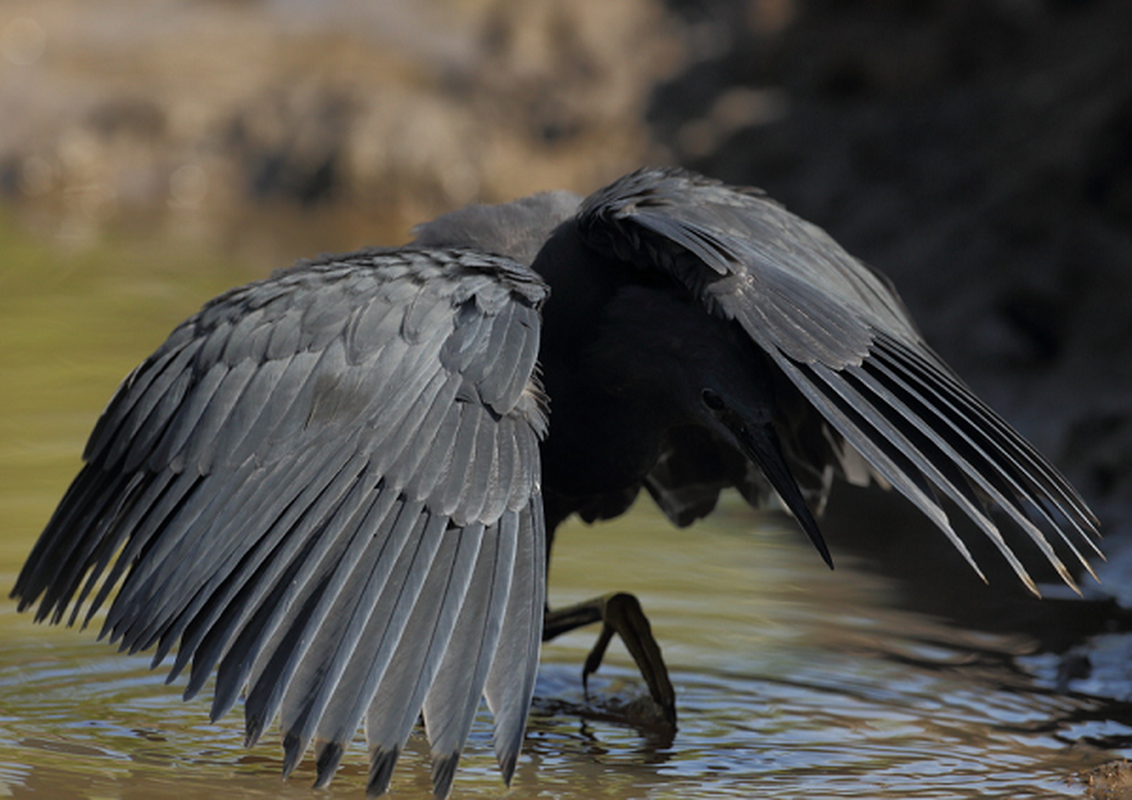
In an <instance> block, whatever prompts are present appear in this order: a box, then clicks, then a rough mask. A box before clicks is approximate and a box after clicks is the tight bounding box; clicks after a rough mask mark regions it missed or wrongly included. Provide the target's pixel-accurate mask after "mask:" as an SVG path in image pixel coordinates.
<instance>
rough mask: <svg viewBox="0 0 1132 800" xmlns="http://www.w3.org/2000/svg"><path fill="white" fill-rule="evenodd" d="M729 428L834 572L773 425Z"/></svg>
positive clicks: (822, 538)
mask: <svg viewBox="0 0 1132 800" xmlns="http://www.w3.org/2000/svg"><path fill="white" fill-rule="evenodd" d="M728 427H729V428H731V430H732V432H733V433H734V434H735V437H736V438H737V439H738V440H739V444H740V446H741V447H742V448H743V452H744V453H746V455H747V458H749V459H751V460H752V461H754V462H755V463H756V464H758V465H759V469H761V470H762V472H763V475H764V476H765V477H766V479H767V481H768V482H769V483H770V485H771V486H773V487H774V490H775V491H776V492H778V496H779V497H781V498H782V502H784V503H785V504H786V507H787V508H789V509H790V511H791V513H793V514H794V518H795V519H796V520H798V524H799V525H801V526H802V530H803V531H805V532H806V536H808V537H810V542H811V543H812V544H813V546H814V547H815V548H816V549H817V551H818V553H820V554H821V557H822V559H823V560H824V561H825V563H826V564H827V565H828V566H829V568H830V569H833V557H832V556H831V555H830V554H829V548H828V547H826V544H825V538H824V537H823V536H822V533H821V529H820V528H819V527H818V523H817V520H815V519H814V515H813V514H811V513H810V508H809V506H807V505H806V500H805V498H803V497H802V490H801V489H800V488H799V487H798V482H797V481H796V480H794V475H793V474H792V473H791V472H790V467H789V466H787V464H786V457H785V456H784V455H783V453H782V444H781V442H779V440H778V434H777V433H776V432H775V430H774V426H773V425H771V424H770V423H769V422H768V423H763V424H759V425H755V426H751V425H748V424H746V423H743V422H738V423H737V424H734V425H728Z"/></svg>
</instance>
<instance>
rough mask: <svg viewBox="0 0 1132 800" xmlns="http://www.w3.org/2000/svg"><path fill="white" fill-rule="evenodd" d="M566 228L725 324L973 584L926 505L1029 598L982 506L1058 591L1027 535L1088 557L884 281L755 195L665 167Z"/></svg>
mask: <svg viewBox="0 0 1132 800" xmlns="http://www.w3.org/2000/svg"><path fill="white" fill-rule="evenodd" d="M576 225H577V230H578V233H579V235H580V236H581V237H582V239H583V241H584V242H585V243H586V244H587V245H588V246H590V247H592V248H595V249H596V250H597V251H599V252H601V253H603V254H604V255H606V256H607V257H613V258H616V259H618V260H620V261H624V262H628V263H631V264H634V265H635V266H637V267H639V268H641V269H644V270H646V271H651V272H654V273H665V274H667V275H668V276H669V277H670V278H671V279H673V280H674V281H675V283H676V284H677V285H679V286H681V287H683V290H684V291H686V292H687V293H688V295H689V296H690V297H691V298H693V299H694V300H695V301H696V302H699V303H701V304H702V305H703V306H704V308H705V310H706V311H708V312H710V313H713V314H716V315H718V316H719V317H721V318H724V319H730V320H734V321H735V322H736V323H738V325H739V326H740V327H741V329H742V330H743V331H744V332H745V334H746V335H747V336H748V337H750V339H751V340H752V341H753V342H754V343H755V344H757V345H758V346H759V347H760V348H761V349H762V350H763V351H764V352H765V353H766V354H767V355H768V356H769V357H770V358H771V359H772V360H773V362H774V363H775V364H776V365H777V366H778V367H779V368H780V369H781V370H782V372H783V374H785V376H786V377H787V378H788V379H789V381H790V382H791V383H792V384H793V386H794V387H795V388H796V389H797V391H799V392H800V393H801V394H802V395H803V396H804V397H805V398H806V400H807V401H808V402H809V403H810V404H811V405H812V407H813V408H814V409H816V410H817V411H818V412H819V413H820V414H821V415H822V417H823V418H824V419H825V421H826V422H827V424H828V425H830V426H832V428H833V429H835V430H836V432H837V435H839V436H840V437H843V438H844V440H845V441H847V442H849V444H850V445H852V447H853V448H854V449H856V450H857V452H859V453H860V455H861V456H863V457H864V459H865V460H866V461H867V462H868V464H869V465H870V467H871V469H872V470H874V471H875V473H876V474H877V475H879V476H880V477H881V478H883V480H884V481H886V482H887V483H888V484H890V485H892V486H893V487H895V488H896V489H897V490H899V491H900V492H901V493H902V494H904V495H905V496H906V497H908V498H909V499H910V500H911V501H912V502H913V503H914V504H915V505H916V506H917V507H919V509H920V510H921V511H923V512H924V513H925V514H926V515H927V516H928V517H929V518H931V519H932V520H933V521H934V522H935V523H936V525H938V526H939V527H940V529H941V530H943V531H944V533H945V534H946V535H947V536H948V538H949V539H950V540H951V541H952V543H953V544H954V545H955V547H956V548H957V549H958V550H959V551H960V552H961V553H962V554H963V555H964V556H965V557H966V558H967V560H968V562H969V563H970V564H971V566H972V567H973V568H974V569H975V570H976V571H977V572H978V571H979V568H978V566H977V565H976V564H975V562H974V559H973V558H972V557H971V555H970V554H969V552H968V550H967V548H966V545H965V544H964V543H963V541H962V539H960V538H959V536H958V535H956V533H955V532H954V530H953V529H952V527H951V524H950V522H949V521H948V518H947V515H946V514H945V512H944V510H943V508H942V506H941V504H940V502H939V500H938V499H937V497H936V493H937V492H939V493H941V494H943V495H946V496H947V497H948V498H950V499H951V500H952V501H954V502H955V503H956V504H957V505H958V507H959V508H960V509H962V510H963V512H964V513H965V514H966V515H967V516H968V517H970V518H971V519H972V520H973V521H974V522H975V523H976V524H977V525H978V526H979V528H980V529H981V530H982V531H983V533H985V534H986V536H987V537H988V538H989V539H990V540H991V541H992V542H994V544H995V545H996V546H997V547H998V548H999V550H1000V551H1001V552H1002V554H1003V556H1004V557H1005V558H1006V560H1007V561H1008V562H1009V563H1010V565H1011V566H1012V567H1013V568H1014V570H1015V572H1016V573H1017V574H1018V575H1019V577H1020V578H1021V579H1022V580H1023V582H1024V583H1025V584H1026V585H1027V586H1028V587H1030V588H1031V589H1032V590H1034V591H1036V588H1035V585H1034V582H1033V580H1032V579H1031V578H1030V576H1029V575H1028V573H1027V571H1026V570H1025V568H1024V567H1023V566H1022V564H1021V562H1020V561H1019V559H1018V558H1017V556H1016V554H1015V553H1014V551H1013V549H1012V548H1011V547H1010V546H1009V545H1008V544H1007V543H1006V541H1005V540H1004V539H1003V537H1002V535H1001V533H1000V531H999V529H998V526H997V524H996V523H995V521H994V520H993V519H992V518H991V515H990V514H989V511H988V506H989V505H993V506H997V507H998V508H1000V509H1002V510H1003V511H1004V512H1005V513H1006V514H1007V516H1009V518H1010V519H1012V520H1013V521H1014V522H1015V523H1016V524H1017V525H1018V526H1019V527H1020V528H1021V529H1022V530H1023V531H1025V532H1026V534H1027V535H1028V537H1029V539H1030V540H1031V541H1032V542H1033V543H1034V544H1035V545H1036V546H1037V547H1038V548H1039V549H1040V550H1041V552H1042V553H1043V554H1044V555H1045V556H1046V558H1047V559H1048V560H1049V562H1050V563H1051V564H1052V565H1053V566H1054V567H1055V568H1056V569H1057V571H1058V573H1059V574H1060V575H1061V577H1062V578H1063V579H1064V580H1065V581H1066V582H1067V583H1069V584H1070V585H1071V586H1072V585H1073V580H1072V577H1071V576H1070V574H1069V572H1068V571H1067V569H1066V568H1065V566H1064V565H1063V563H1062V561H1061V559H1060V557H1059V556H1058V554H1057V553H1056V552H1055V550H1054V548H1053V547H1052V546H1051V545H1050V543H1049V542H1048V540H1047V539H1046V537H1045V535H1044V534H1043V533H1042V530H1041V529H1040V527H1038V526H1037V525H1035V524H1034V522H1035V520H1037V521H1041V522H1043V523H1046V524H1048V527H1049V528H1052V529H1054V530H1056V531H1057V533H1058V535H1059V538H1060V541H1061V542H1062V544H1063V545H1064V546H1065V548H1066V549H1067V550H1068V551H1069V552H1070V553H1072V554H1073V555H1074V556H1075V558H1076V559H1077V560H1079V562H1080V563H1081V564H1083V565H1084V567H1085V568H1086V569H1090V568H1089V564H1088V561H1087V560H1086V558H1085V556H1084V555H1083V553H1082V552H1081V550H1082V547H1081V545H1084V549H1088V550H1091V551H1093V552H1099V551H1097V549H1096V545H1095V544H1094V542H1093V541H1092V538H1091V537H1092V536H1093V535H1095V533H1096V526H1097V524H1098V523H1097V520H1096V518H1095V517H1094V516H1093V514H1092V512H1091V511H1089V509H1088V508H1087V506H1086V505H1085V503H1084V502H1083V501H1082V499H1081V498H1080V496H1079V495H1078V494H1077V492H1076V491H1075V490H1074V489H1073V488H1072V487H1071V486H1070V485H1069V483H1068V482H1067V481H1066V480H1065V479H1064V478H1063V477H1062V476H1061V475H1060V474H1059V473H1058V472H1057V470H1056V469H1055V468H1054V467H1053V466H1052V465H1051V464H1049V462H1048V461H1046V460H1045V459H1044V458H1043V457H1042V456H1041V455H1039V454H1038V453H1037V452H1036V451H1035V450H1034V449H1033V447H1031V446H1030V445H1029V443H1027V442H1026V441H1025V440H1024V439H1023V438H1022V437H1021V436H1020V435H1019V434H1018V433H1016V432H1015V431H1014V430H1013V429H1012V428H1011V427H1010V426H1009V425H1008V424H1007V423H1006V422H1005V421H1003V420H1002V419H1001V418H1000V417H999V416H998V415H997V414H995V413H994V412H993V411H991V410H990V409H989V408H988V407H987V406H986V405H985V404H983V403H982V402H981V401H980V400H978V398H976V397H975V396H974V395H973V394H972V393H971V392H970V390H969V389H968V388H967V387H966V386H965V385H964V384H963V383H962V381H960V380H959V378H958V377H956V375H955V374H954V373H953V372H952V371H951V369H950V368H948V367H947V365H946V364H944V363H943V361H942V360H941V359H940V358H939V357H938V356H937V355H936V354H935V353H934V352H933V351H932V350H931V349H930V348H929V347H928V346H927V345H926V344H925V343H924V341H923V339H922V337H921V336H920V334H919V332H918V331H917V330H916V327H915V325H914V324H913V323H912V320H911V318H910V316H909V315H908V312H907V311H906V310H905V308H904V306H903V304H902V302H901V301H900V299H899V297H898V296H897V294H896V292H895V290H893V288H892V287H891V285H890V284H889V283H888V282H887V280H885V279H884V278H882V277H881V276H880V275H879V274H878V273H876V272H874V271H873V270H871V269H870V268H868V267H867V266H865V265H864V264H862V263H861V262H860V261H858V260H857V259H855V258H853V257H852V256H850V255H849V254H848V253H846V252H845V250H844V249H842V248H841V247H840V246H839V245H838V244H837V243H836V242H835V241H833V239H832V238H830V237H829V235H828V234H826V233H825V232H824V231H822V230H821V229H820V228H818V227H817V226H815V225H812V224H810V223H808V222H806V221H805V220H802V219H800V218H799V217H797V216H795V215H793V214H791V213H789V212H788V211H786V209H784V208H783V207H782V206H780V205H778V204H777V203H775V202H774V201H772V200H770V199H768V198H767V197H765V196H764V195H763V194H762V193H761V192H758V191H757V190H753V189H745V188H738V187H731V186H727V185H724V184H722V183H720V182H719V181H714V180H710V179H707V178H704V177H703V176H700V175H696V174H694V173H690V172H687V171H684V170H680V169H674V168H673V169H648V170H640V171H638V172H635V173H632V174H630V175H627V176H625V177H624V178H621V179H620V180H618V181H615V182H614V183H612V184H610V185H609V186H607V187H605V188H604V189H601V190H599V191H598V192H595V193H594V194H593V195H591V196H590V197H589V198H587V199H586V200H585V201H584V202H583V204H582V206H581V209H580V210H579V212H578V217H577V221H576ZM658 324H660V325H663V324H664V323H663V320H658ZM1032 518H1033V519H1032ZM1090 571H1091V570H1090ZM980 574H981V572H980Z"/></svg>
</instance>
